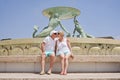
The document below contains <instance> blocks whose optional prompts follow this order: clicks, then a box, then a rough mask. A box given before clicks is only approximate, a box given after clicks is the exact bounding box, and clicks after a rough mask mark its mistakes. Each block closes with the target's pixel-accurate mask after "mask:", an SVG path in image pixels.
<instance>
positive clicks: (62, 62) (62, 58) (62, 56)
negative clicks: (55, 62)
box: [60, 54, 64, 75]
mask: <svg viewBox="0 0 120 80" xmlns="http://www.w3.org/2000/svg"><path fill="white" fill-rule="evenodd" d="M60 58H61V73H60V74H61V75H63V74H64V54H61V55H60Z"/></svg>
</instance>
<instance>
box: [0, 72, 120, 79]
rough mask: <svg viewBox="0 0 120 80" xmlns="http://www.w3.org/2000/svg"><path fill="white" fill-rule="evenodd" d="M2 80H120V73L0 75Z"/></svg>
mask: <svg viewBox="0 0 120 80" xmlns="http://www.w3.org/2000/svg"><path fill="white" fill-rule="evenodd" d="M0 80H120V73H68V75H66V76H64V75H59V74H51V75H39V73H0Z"/></svg>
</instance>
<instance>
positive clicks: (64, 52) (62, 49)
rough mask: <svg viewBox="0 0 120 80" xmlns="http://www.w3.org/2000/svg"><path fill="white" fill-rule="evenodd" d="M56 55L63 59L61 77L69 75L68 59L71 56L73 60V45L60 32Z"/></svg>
mask: <svg viewBox="0 0 120 80" xmlns="http://www.w3.org/2000/svg"><path fill="white" fill-rule="evenodd" d="M56 50H57V51H56V55H57V56H60V58H61V67H62V70H61V73H60V74H61V75H66V74H67V69H68V64H69V63H68V58H69V57H70V56H71V57H72V58H73V54H72V51H71V45H70V42H69V40H68V39H67V38H65V37H64V32H62V31H59V32H58V40H57V42H56Z"/></svg>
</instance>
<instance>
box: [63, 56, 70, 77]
mask: <svg viewBox="0 0 120 80" xmlns="http://www.w3.org/2000/svg"><path fill="white" fill-rule="evenodd" d="M69 57H70V54H66V55H65V57H64V75H66V74H67V69H68V65H69V62H68V58H69Z"/></svg>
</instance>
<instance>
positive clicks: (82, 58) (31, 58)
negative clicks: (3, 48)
mask: <svg viewBox="0 0 120 80" xmlns="http://www.w3.org/2000/svg"><path fill="white" fill-rule="evenodd" d="M40 59H41V58H40V55H26V56H25V55H23V56H0V63H16V62H22V63H26V62H27V63H30V62H40ZM48 61H49V58H46V62H48ZM59 61H60V59H59V57H56V62H59ZM70 62H120V56H118V55H74V59H73V60H72V59H71V58H70Z"/></svg>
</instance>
